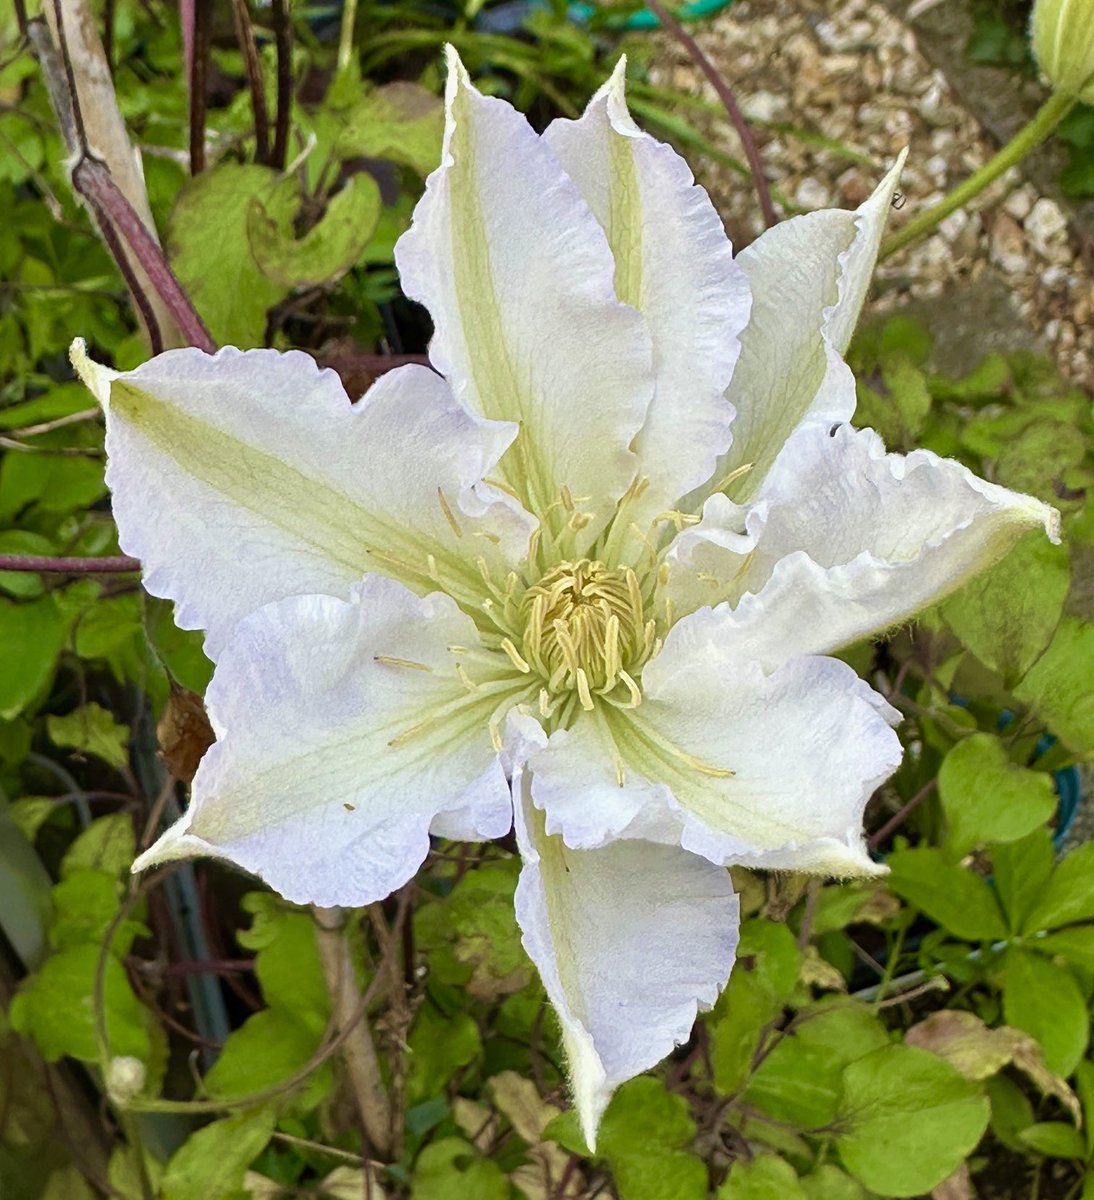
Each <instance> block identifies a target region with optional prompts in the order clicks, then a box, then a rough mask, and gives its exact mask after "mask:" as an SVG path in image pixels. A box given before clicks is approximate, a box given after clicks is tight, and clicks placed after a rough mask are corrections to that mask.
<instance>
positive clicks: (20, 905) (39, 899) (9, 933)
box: [0, 799, 50, 970]
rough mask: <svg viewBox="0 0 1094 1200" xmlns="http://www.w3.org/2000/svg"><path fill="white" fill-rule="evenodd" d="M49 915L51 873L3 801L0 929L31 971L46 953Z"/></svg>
mask: <svg viewBox="0 0 1094 1200" xmlns="http://www.w3.org/2000/svg"><path fill="white" fill-rule="evenodd" d="M49 914H50V878H49V873H48V872H47V871H46V869H45V867H44V866H43V865H42V860H41V859H40V858H39V857H38V855H37V854H36V853H35V850H34V846H33V844H32V843H31V841H30V840H29V838H28V837H27V836H26V834H25V833H23V832H22V830H20V829H19V828H18V827H17V825H16V824H15V821H14V820H13V818H12V814H11V812H10V811H9V810H8V808H7V806H6V805H5V803H4V801H3V800H2V799H0V929H2V930H3V932H4V935H5V937H6V938H7V939H8V941H9V942H10V943H11V946H12V949H14V950H15V952H16V954H18V955H19V958H20V959H21V960H22V963H23V965H24V966H25V967H26V968H27V969H28V970H32V969H33V968H34V967H36V966H37V965H38V963H39V962H40V961H41V958H42V955H43V954H44V952H45V949H46V927H47V925H48V923H49Z"/></svg>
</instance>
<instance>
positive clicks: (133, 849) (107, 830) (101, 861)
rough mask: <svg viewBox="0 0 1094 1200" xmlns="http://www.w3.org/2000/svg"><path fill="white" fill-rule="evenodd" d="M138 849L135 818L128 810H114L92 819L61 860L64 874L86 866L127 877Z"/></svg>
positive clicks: (119, 876)
mask: <svg viewBox="0 0 1094 1200" xmlns="http://www.w3.org/2000/svg"><path fill="white" fill-rule="evenodd" d="M136 853H137V838H136V834H135V833H134V832H133V819H132V818H131V817H130V815H129V814H128V813H126V812H116V813H110V814H109V815H108V816H105V817H98V818H97V819H96V820H94V821H92V822H91V824H90V825H89V826H88V827H87V828H86V829H85V830H84V831H83V832H82V833H81V834H80V835H79V837H77V838H76V840H75V841H74V842H73V843H72V845H71V846H69V848H68V851H67V853H66V854H65V857H64V859H63V860H62V861H61V878H62V879H65V878H67V877H68V876H69V875H70V874H71V873H72V872H73V871H79V870H84V869H85V868H90V869H92V870H95V871H105V872H106V874H108V875H111V876H113V877H114V878H115V879H118V878H124V877H126V876H128V874H129V868H130V867H131V866H132V864H133V859H134V858H135V857H136Z"/></svg>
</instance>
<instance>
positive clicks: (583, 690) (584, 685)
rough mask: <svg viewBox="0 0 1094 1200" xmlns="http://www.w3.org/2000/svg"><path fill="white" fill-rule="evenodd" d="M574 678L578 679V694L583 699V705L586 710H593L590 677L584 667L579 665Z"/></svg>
mask: <svg viewBox="0 0 1094 1200" xmlns="http://www.w3.org/2000/svg"><path fill="white" fill-rule="evenodd" d="M574 678H575V679H576V681H577V694H578V696H579V698H580V700H581V707H582V708H583V709H584V710H585V711H586V712H592V711H593V694H592V692H591V691H590V690H589V677H588V675H586V674H585V671H584V668H582V667H578V668H577V670H576V671H575V672H574Z"/></svg>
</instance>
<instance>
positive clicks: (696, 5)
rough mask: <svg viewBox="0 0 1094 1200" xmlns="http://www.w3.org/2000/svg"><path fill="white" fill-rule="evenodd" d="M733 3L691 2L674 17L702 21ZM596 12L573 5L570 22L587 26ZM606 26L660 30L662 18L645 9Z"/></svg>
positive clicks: (717, 0)
mask: <svg viewBox="0 0 1094 1200" xmlns="http://www.w3.org/2000/svg"><path fill="white" fill-rule="evenodd" d="M732 3H733V0H689V3H687V4H681V5H680V7H679V8H678V9H677V10H676V12H675V14H674V15H675V16H676V17H677V18H679V20H681V21H702V20H705V19H706V18H707V17H714V16H717V14H718V13H720V12H721V11H722V10H723V9H726V8H729V6H730V5H731V4H732ZM595 12H596V7H595V5H592V4H571V5H570V8H569V13H570V20H571V21H573V22H575V24H578V25H585V24H587V22H588V21H589V20H590V19H591V18H592V16H593V14H594V13H595ZM606 24H607V25H608V27H609V28H612V29H660V28H661V18H660V17H659V16H658V15H657V14H656V13H655V12H651V11H650V10H649V9H648V8H644V9H642V10H641V12H636V13H631V15H630V16H629V17H620V18H619V19H617V20H612V19H609V20H608V21H607V22H606Z"/></svg>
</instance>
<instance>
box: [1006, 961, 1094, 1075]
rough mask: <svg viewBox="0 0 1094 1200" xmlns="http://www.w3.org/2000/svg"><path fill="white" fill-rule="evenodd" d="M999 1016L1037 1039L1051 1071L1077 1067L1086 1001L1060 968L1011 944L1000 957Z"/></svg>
mask: <svg viewBox="0 0 1094 1200" xmlns="http://www.w3.org/2000/svg"><path fill="white" fill-rule="evenodd" d="M1003 964H1004V968H1005V971H1006V976H1005V979H1004V983H1003V1018H1004V1020H1005V1021H1006V1022H1007V1024H1008V1025H1013V1026H1014V1027H1015V1028H1016V1029H1024V1030H1025V1031H1026V1033H1028V1034H1030V1035H1031V1036H1032V1037H1034V1038H1036V1039H1037V1041H1038V1042H1039V1043H1040V1045H1041V1049H1042V1050H1043V1051H1044V1053H1045V1063H1046V1065H1047V1066H1048V1068H1049V1070H1050V1071H1055V1072H1056V1074H1058V1075H1063V1076H1065V1077H1066V1076H1068V1075H1070V1074H1071V1072H1072V1071H1074V1070H1075V1067H1076V1066H1077V1065H1078V1062H1079V1060H1080V1059H1081V1058H1082V1056H1083V1052H1084V1051H1085V1050H1086V1047H1087V1042H1088V1040H1089V1036H1090V1019H1089V1017H1088V1015H1087V1008H1086V1001H1085V1000H1084V999H1083V994H1082V992H1081V991H1080V990H1079V985H1078V984H1077V983H1076V982H1075V977H1074V976H1073V975H1072V974H1071V972H1070V971H1068V970H1067V969H1066V968H1064V967H1059V966H1057V965H1056V964H1055V963H1054V962H1051V961H1049V960H1048V959H1047V958H1043V957H1042V956H1041V955H1039V954H1033V953H1031V952H1030V951H1028V950H1023V949H1020V948H1019V947H1017V946H1011V947H1009V948H1008V949H1007V952H1006V956H1005V957H1004V960H1003Z"/></svg>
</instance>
